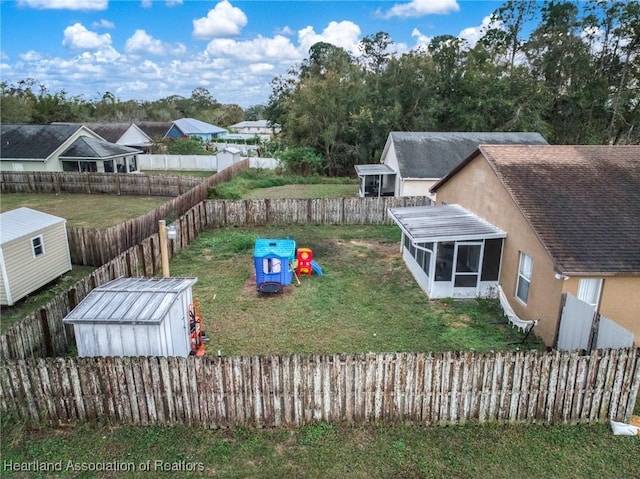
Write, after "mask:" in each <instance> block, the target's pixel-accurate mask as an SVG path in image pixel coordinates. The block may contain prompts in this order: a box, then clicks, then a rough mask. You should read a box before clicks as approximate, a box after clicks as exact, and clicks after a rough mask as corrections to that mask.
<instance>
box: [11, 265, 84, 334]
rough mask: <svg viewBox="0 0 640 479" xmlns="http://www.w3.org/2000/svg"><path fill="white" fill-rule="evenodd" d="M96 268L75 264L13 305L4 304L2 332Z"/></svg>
mask: <svg viewBox="0 0 640 479" xmlns="http://www.w3.org/2000/svg"><path fill="white" fill-rule="evenodd" d="M94 270H95V268H94V267H92V266H76V265H74V266H73V269H72V270H71V271H69V272H67V273H65V274H63V275H62V276H60V277H59V278H58V279H56V280H55V281H53V282H51V283H49V284H48V285H46V286H43V287H42V288H40V289H39V290H37V291H34V292H33V293H31V294H30V295H29V296H27V297H26V298H23V299H21V300H20V301H18V302H17V303H16V304H15V305H13V306H2V310H1V311H0V332H5V331H7V330H8V329H10V328H11V327H13V326H14V325H15V324H16V323H18V322H20V321H21V320H23V319H24V318H25V317H26V316H28V315H29V314H31V313H33V312H34V311H37V310H38V309H40V308H41V307H42V306H44V305H45V304H46V303H47V302H48V301H50V300H52V299H53V298H54V297H56V296H58V295H59V294H61V293H64V292H66V291H67V290H68V289H69V288H70V287H71V286H73V285H74V284H75V283H77V282H78V281H80V280H81V279H82V278H84V277H85V276H88V275H90V274H91V273H92V272H93V271H94Z"/></svg>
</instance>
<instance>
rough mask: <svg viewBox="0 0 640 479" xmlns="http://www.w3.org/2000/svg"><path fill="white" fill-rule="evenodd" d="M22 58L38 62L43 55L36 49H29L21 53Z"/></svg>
mask: <svg viewBox="0 0 640 479" xmlns="http://www.w3.org/2000/svg"><path fill="white" fill-rule="evenodd" d="M20 58H21V59H22V60H24V61H25V62H37V61H39V60H40V59H41V58H42V55H40V54H39V53H38V52H36V51H33V50H29V51H28V52H26V53H21V54H20Z"/></svg>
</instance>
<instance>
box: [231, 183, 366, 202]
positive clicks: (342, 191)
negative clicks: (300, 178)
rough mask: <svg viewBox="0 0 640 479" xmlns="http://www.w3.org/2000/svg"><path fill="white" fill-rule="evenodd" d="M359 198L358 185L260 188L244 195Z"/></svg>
mask: <svg viewBox="0 0 640 479" xmlns="http://www.w3.org/2000/svg"><path fill="white" fill-rule="evenodd" d="M354 196H358V185H356V184H335V185H332V184H316V185H313V184H312V185H286V186H273V187H271V188H258V189H255V190H250V191H248V192H247V193H245V194H243V195H242V198H243V199H247V200H253V199H263V198H269V199H272V198H343V197H354Z"/></svg>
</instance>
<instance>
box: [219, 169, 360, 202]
mask: <svg viewBox="0 0 640 479" xmlns="http://www.w3.org/2000/svg"><path fill="white" fill-rule="evenodd" d="M357 194H358V182H357V180H355V179H353V178H341V177H337V178H336V177H328V176H319V175H315V176H298V175H288V174H281V173H279V172H278V171H275V170H266V169H260V168H249V169H246V170H244V171H242V172H240V173H239V174H238V175H236V176H235V177H233V178H232V179H231V180H230V181H228V182H225V183H220V184H218V185H215V186H212V187H210V188H209V198H218V199H252V198H336V197H342V196H356V195H357Z"/></svg>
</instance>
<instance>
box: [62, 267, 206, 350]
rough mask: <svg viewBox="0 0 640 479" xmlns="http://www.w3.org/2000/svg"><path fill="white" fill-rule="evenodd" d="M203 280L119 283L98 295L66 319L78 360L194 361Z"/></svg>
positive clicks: (121, 280) (93, 293) (104, 287)
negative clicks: (198, 286) (195, 314)
mask: <svg viewBox="0 0 640 479" xmlns="http://www.w3.org/2000/svg"><path fill="white" fill-rule="evenodd" d="M197 281H198V279H197V278H118V279H116V280H114V281H111V282H109V283H106V284H104V285H102V286H100V287H98V288H95V289H94V290H92V291H91V292H90V293H89V294H88V295H87V296H86V297H85V298H84V299H83V300H82V301H81V302H80V304H78V306H76V307H75V308H74V309H73V311H71V312H70V313H69V314H68V315H67V316H66V317H65V318H64V319H63V322H64V323H65V324H72V325H73V329H74V333H75V337H76V344H77V347H78V356H80V357H86V356H189V355H191V354H194V353H192V351H193V348H192V344H191V332H190V326H191V319H190V313H191V312H192V311H193V292H192V286H193V285H194V284H195V283H196V282H197Z"/></svg>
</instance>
